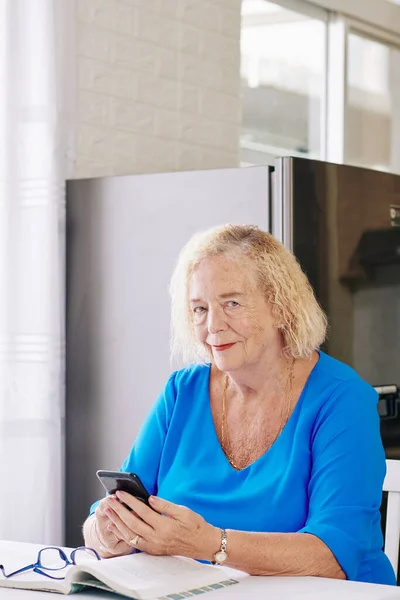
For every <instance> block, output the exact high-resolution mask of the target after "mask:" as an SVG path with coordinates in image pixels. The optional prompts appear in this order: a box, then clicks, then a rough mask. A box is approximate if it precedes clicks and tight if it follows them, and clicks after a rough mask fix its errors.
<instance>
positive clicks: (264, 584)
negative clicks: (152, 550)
mask: <svg viewBox="0 0 400 600" xmlns="http://www.w3.org/2000/svg"><path fill="white" fill-rule="evenodd" d="M13 546H14V548H13ZM17 546H18V553H20V549H21V544H14V545H13V544H12V543H10V542H5V541H4V542H3V541H0V563H1V562H4V563H7V560H6V558H7V555H10V552H11V551H12V550H13V549H15V548H16V547H17ZM23 546H24V550H25V549H26V553H27V554H29V556H30V557H31V556H32V551H33V552H34V553H35V552H36V553H37V550H38V549H39V548H41V547H42V546H36V545H32V544H24V545H23ZM23 562H24V561H23V560H22V563H23ZM27 564H29V559H28V563H27ZM224 570H226V572H227V574H229V575H230V576H232V574H233V571H232V570H231V569H224ZM236 575H238V572H237V571H235V576H236ZM240 579H241V582H240V583H239V584H237V585H233V586H231V587H229V588H224V589H221V590H216V591H213V592H206V593H205V594H201V595H200V596H199V598H201V600H203V598H204V599H205V600H206V599H207V600H211V599H212V598H214V600H231V599H233V598H236V599H240V600H394V599H397V600H400V588H399V587H397V588H396V587H393V586H388V585H374V584H368V583H356V582H354V581H339V580H335V579H324V578H322V577H250V576H248V575H244V574H240ZM51 596H53V598H56V597H57V598H58V600H60V599H61V598H62V597H63V596H61V595H60V594H56V593H51V592H36V591H32V590H17V589H10V588H0V600H50V598H51ZM64 597H65V598H73V599H74V600H75V599H76V600H80V599H82V600H86V599H91V600H93V599H94V598H96V599H97V600H101V599H103V600H112V599H113V600H116V599H117V598H118V599H122V598H123V596H119V595H117V594H112V593H107V592H103V591H100V590H99V591H97V590H87V591H85V592H84V593H82V594H73V595H72V596H64Z"/></svg>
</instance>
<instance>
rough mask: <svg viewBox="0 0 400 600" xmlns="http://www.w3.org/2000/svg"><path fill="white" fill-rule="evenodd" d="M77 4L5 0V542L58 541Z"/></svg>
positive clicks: (1, 242)
mask: <svg viewBox="0 0 400 600" xmlns="http://www.w3.org/2000/svg"><path fill="white" fill-rule="evenodd" d="M74 23H75V21H74V0H0V539H11V540H18V541H27V542H38V543H44V544H60V543H62V542H63V514H64V490H63V482H64V379H65V377H64V362H65V360H64V358H65V351H64V347H65V334H64V319H65V308H64V306H65V293H64V271H65V269H64V242H65V194H64V191H65V179H66V178H67V176H68V175H70V174H71V172H72V171H73V135H72V132H73V116H74V115H73V110H72V108H73V103H74V98H73V92H74V71H75V69H74V60H75V56H76V54H75V43H74V36H73V31H74Z"/></svg>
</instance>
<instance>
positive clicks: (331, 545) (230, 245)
mask: <svg viewBox="0 0 400 600" xmlns="http://www.w3.org/2000/svg"><path fill="white" fill-rule="evenodd" d="M171 295H172V324H173V348H174V350H175V351H180V352H181V354H182V355H183V358H184V360H185V361H186V363H187V364H189V365H190V366H188V367H187V368H184V369H182V370H180V371H178V372H175V373H173V374H172V375H171V377H170V379H169V381H168V382H167V384H166V386H165V388H164V390H163V391H162V393H161V395H160V396H159V398H158V400H157V401H156V403H155V405H154V406H153V409H152V410H151V412H150V414H149V416H148V418H147V420H146V422H145V423H144V425H143V427H142V429H141V431H140V433H139V435H138V437H137V439H136V441H135V443H134V445H133V447H132V450H131V452H130V454H129V456H128V458H127V459H126V460H125V462H124V463H123V465H122V469H121V470H123V471H129V472H134V473H137V474H138V475H139V476H140V478H141V479H142V481H143V483H144V484H145V486H146V487H147V489H148V491H149V492H150V494H151V498H150V505H151V508H149V507H148V506H146V505H145V504H143V503H142V502H140V501H139V500H137V499H136V498H134V497H133V496H130V495H129V494H127V493H124V492H117V493H116V495H111V496H108V497H106V498H104V499H103V500H101V501H100V502H98V503H96V504H94V505H93V507H92V510H91V512H92V514H91V516H90V517H89V518H88V519H87V521H86V523H85V525H84V536H85V543H86V544H87V545H89V546H92V547H95V548H96V549H97V550H98V551H99V552H100V554H101V555H102V556H103V557H111V556H115V555H120V554H128V553H130V552H132V548H133V549H135V548H136V549H137V550H141V551H144V552H147V553H149V554H157V555H160V554H164V555H181V556H188V557H192V558H196V559H200V560H206V561H211V562H216V563H217V564H221V563H222V562H223V563H224V564H226V565H229V566H231V567H234V568H237V569H241V570H243V571H246V572H248V573H250V574H253V575H314V576H321V577H331V578H338V579H346V578H347V579H351V580H357V581H365V582H375V583H386V584H395V577H394V573H393V570H392V568H391V565H390V563H389V561H388V559H387V557H386V556H385V554H384V553H383V551H382V533H381V529H380V513H379V507H380V504H381V498H382V483H383V479H384V475H385V456H384V452H383V448H382V443H381V439H380V433H379V418H378V414H377V395H376V393H375V391H374V390H373V388H372V387H370V386H369V385H368V384H367V383H365V382H364V381H363V380H362V379H360V377H359V376H358V375H357V374H356V373H355V372H354V371H353V369H351V368H350V367H348V366H346V365H344V364H343V363H341V362H339V361H337V360H335V359H333V358H330V357H329V356H327V355H326V354H325V353H324V352H322V351H321V350H319V347H320V345H321V344H322V342H323V341H324V339H325V333H326V318H325V316H324V314H323V312H322V310H321V308H320V307H319V305H318V303H317V301H316V299H315V297H314V294H313V291H312V289H311V286H310V284H309V282H308V280H307V278H306V276H305V275H304V273H303V272H302V270H301V268H300V266H299V265H298V263H297V262H296V259H295V258H294V256H293V255H292V254H291V253H290V252H289V251H288V250H286V249H285V248H284V247H283V246H282V245H281V244H280V243H279V242H278V241H277V240H275V239H274V238H273V237H272V236H271V235H269V234H268V233H265V232H264V231H261V230H260V229H258V228H257V227H253V226H245V225H227V226H224V227H220V228H217V229H214V230H211V231H207V232H205V233H202V234H198V235H196V236H194V237H193V238H192V239H191V240H190V241H189V243H188V244H187V246H186V247H185V248H184V249H183V251H182V252H181V255H180V257H179V261H178V265H177V267H176V270H175V273H174V275H173V278H172V282H171ZM122 502H123V503H125V504H126V505H127V506H129V507H130V508H131V509H132V510H131V511H130V510H128V509H127V508H126V507H125V506H124V505H123V504H122ZM93 513H94V514H93Z"/></svg>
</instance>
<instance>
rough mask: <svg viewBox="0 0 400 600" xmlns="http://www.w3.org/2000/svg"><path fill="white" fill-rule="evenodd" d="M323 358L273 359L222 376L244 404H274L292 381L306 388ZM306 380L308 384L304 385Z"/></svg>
mask: <svg viewBox="0 0 400 600" xmlns="http://www.w3.org/2000/svg"><path fill="white" fill-rule="evenodd" d="M318 358H319V355H318V353H317V352H313V354H312V355H311V357H310V358H309V359H304V358H300V359H293V358H291V357H289V358H287V357H284V356H282V354H280V355H278V356H274V357H271V356H269V357H268V358H267V359H266V360H263V361H260V362H258V363H257V364H256V365H249V366H246V367H243V368H241V369H236V370H234V371H230V372H228V373H222V374H221V375H222V379H223V380H225V376H226V375H227V376H228V385H229V387H230V388H231V391H232V390H233V391H234V393H235V395H236V396H237V398H238V399H240V400H241V401H243V402H257V401H265V400H266V399H269V400H271V402H273V400H274V399H277V400H279V399H281V397H282V394H284V393H285V389H286V386H287V384H288V381H289V379H290V378H292V381H294V380H296V379H297V380H298V383H300V384H301V385H304V383H305V381H306V380H307V378H308V376H309V374H310V372H311V371H312V369H313V367H314V365H315V364H316V362H317V361H318ZM303 379H304V381H303Z"/></svg>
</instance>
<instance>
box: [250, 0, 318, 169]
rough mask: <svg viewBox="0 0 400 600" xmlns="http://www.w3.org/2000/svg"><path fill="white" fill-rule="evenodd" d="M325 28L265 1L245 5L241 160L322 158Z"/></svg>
mask: <svg viewBox="0 0 400 600" xmlns="http://www.w3.org/2000/svg"><path fill="white" fill-rule="evenodd" d="M325 61H326V23H325V22H324V21H321V20H317V19H312V18H310V17H308V16H306V15H303V14H299V13H297V12H293V11H290V10H286V9H284V8H282V7H281V6H279V5H277V4H275V3H274V2H266V1H265V0H243V1H242V34H241V77H242V93H243V121H242V136H241V146H242V160H244V161H246V159H247V162H249V156H252V157H253V160H254V161H256V160H257V158H256V159H254V156H257V154H258V155H259V156H260V162H262V156H263V153H269V154H272V155H278V156H279V155H285V154H292V155H293V154H300V155H304V156H309V157H313V158H323V149H322V144H321V137H322V136H321V123H322V122H323V119H322V117H323V116H324V101H323V99H324V85H325V64H326V62H325Z"/></svg>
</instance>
